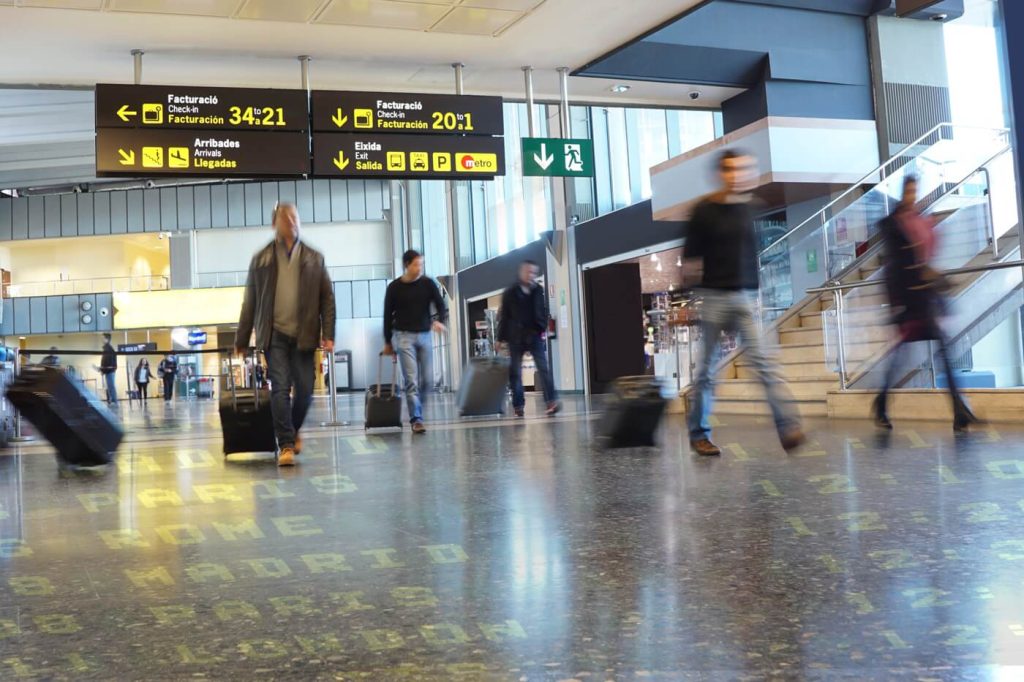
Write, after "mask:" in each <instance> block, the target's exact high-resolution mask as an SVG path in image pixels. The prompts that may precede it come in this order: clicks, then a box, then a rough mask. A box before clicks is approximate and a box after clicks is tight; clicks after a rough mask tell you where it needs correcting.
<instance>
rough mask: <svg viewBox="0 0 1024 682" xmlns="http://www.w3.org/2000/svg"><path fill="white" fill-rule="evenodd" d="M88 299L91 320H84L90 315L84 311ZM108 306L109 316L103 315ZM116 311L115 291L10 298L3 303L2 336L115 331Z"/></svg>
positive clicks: (0, 331)
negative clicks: (83, 304)
mask: <svg viewBox="0 0 1024 682" xmlns="http://www.w3.org/2000/svg"><path fill="white" fill-rule="evenodd" d="M85 301H88V302H89V303H91V304H92V307H91V309H90V310H89V311H88V315H89V316H90V318H91V319H90V322H89V323H85V322H83V320H82V317H83V315H85V314H86V311H83V310H82V303H83V302H85ZM104 309H105V310H106V311H107V315H106V316H103V315H101V311H102V310H104ZM113 310H114V298H113V295H112V294H83V295H80V296H31V297H25V298H8V299H5V300H4V302H3V321H2V323H0V336H27V335H29V334H71V333H77V332H108V331H113V328H114V316H113Z"/></svg>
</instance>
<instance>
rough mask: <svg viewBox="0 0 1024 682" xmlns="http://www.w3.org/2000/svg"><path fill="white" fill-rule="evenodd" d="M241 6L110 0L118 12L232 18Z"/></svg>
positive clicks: (219, 1) (226, 1)
mask: <svg viewBox="0 0 1024 682" xmlns="http://www.w3.org/2000/svg"><path fill="white" fill-rule="evenodd" d="M288 1H289V2H291V0H288ZM240 4H241V3H240V2H239V0H109V5H108V6H109V8H110V9H112V10H115V11H117V12H145V13H149V14H188V15H196V16H203V17H230V16H231V15H232V14H234V13H235V10H237V9H238V7H239V5H240Z"/></svg>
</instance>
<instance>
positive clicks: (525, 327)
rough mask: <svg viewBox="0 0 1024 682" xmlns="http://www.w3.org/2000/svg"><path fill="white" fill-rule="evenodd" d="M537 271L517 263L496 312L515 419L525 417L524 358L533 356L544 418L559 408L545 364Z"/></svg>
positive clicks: (544, 312)
mask: <svg viewBox="0 0 1024 682" xmlns="http://www.w3.org/2000/svg"><path fill="white" fill-rule="evenodd" d="M539 273H540V268H539V267H538V266H537V264H536V263H534V262H533V261H531V260H526V261H523V262H522V263H520V264H519V279H518V281H516V283H515V284H513V285H512V286H510V287H509V288H508V289H505V293H503V294H502V296H501V309H500V311H499V312H498V342H499V344H501V345H503V346H504V345H507V346H508V350H509V360H510V361H511V364H510V365H509V384H510V385H511V387H512V409H513V411H514V412H515V415H516V416H517V417H522V416H524V415H525V414H526V410H525V408H526V396H525V395H524V393H523V355H525V354H526V353H529V354H530V355H531V356H532V357H533V364H534V366H535V367H536V376H537V377H538V379H539V380H540V388H541V390H542V391H543V392H544V403H545V405H546V406H547V415H548V416H549V417H550V416H553V415H555V414H557V413H558V411H559V410H561V409H562V405H561V403H560V402H559V401H558V393H557V392H556V391H555V382H554V379H553V378H552V376H551V367H550V366H549V365H548V357H547V347H546V346H547V343H546V340H545V334H546V333H547V330H548V317H549V315H548V300H547V296H546V295H545V293H544V287H542V286H541V285H540V284H538V283H537V275H538V274H539Z"/></svg>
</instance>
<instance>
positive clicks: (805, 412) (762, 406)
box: [715, 397, 828, 417]
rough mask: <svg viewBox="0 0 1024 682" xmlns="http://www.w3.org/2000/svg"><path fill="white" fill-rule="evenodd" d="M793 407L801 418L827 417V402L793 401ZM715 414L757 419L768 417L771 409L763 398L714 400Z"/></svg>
mask: <svg viewBox="0 0 1024 682" xmlns="http://www.w3.org/2000/svg"><path fill="white" fill-rule="evenodd" d="M793 405H794V406H795V407H796V409H797V413H798V414H799V415H800V416H801V417H826V416H828V402H827V401H826V400H824V399H822V400H794V401H793ZM715 414H737V415H752V416H758V417H770V416H771V414H772V411H771V408H769V407H768V401H767V400H765V399H764V398H763V397H761V398H751V399H749V400H747V399H741V398H721V399H718V398H716V399H715Z"/></svg>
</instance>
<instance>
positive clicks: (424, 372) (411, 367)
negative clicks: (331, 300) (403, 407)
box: [384, 250, 448, 433]
mask: <svg viewBox="0 0 1024 682" xmlns="http://www.w3.org/2000/svg"><path fill="white" fill-rule="evenodd" d="M402 265H403V266H404V267H405V272H403V273H402V276H401V277H399V278H398V279H396V280H395V281H394V282H392V283H391V284H389V285H388V290H387V293H386V294H385V296H384V354H385V355H395V354H396V353H397V354H398V362H399V365H401V367H402V379H403V382H404V387H405V400H406V404H407V405H408V407H409V421H410V422H411V423H412V430H413V433H426V431H427V429H426V427H425V426H424V425H423V403H424V402H425V401H426V397H427V391H428V390H429V386H430V353H431V352H432V351H433V344H432V343H431V339H430V332H431V330H433V331H436V332H444V331H445V328H444V321H445V319H446V318H447V316H448V308H447V307H446V306H445V304H444V297H443V296H441V290H440V289H439V288H438V286H437V284H435V283H434V280H432V279H430V278H429V277H424V276H423V256H422V255H420V254H419V253H418V252H416V251H411V250H410V251H406V252H405V254H403V255H402ZM431 305H433V307H434V309H435V310H436V312H432V311H431Z"/></svg>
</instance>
